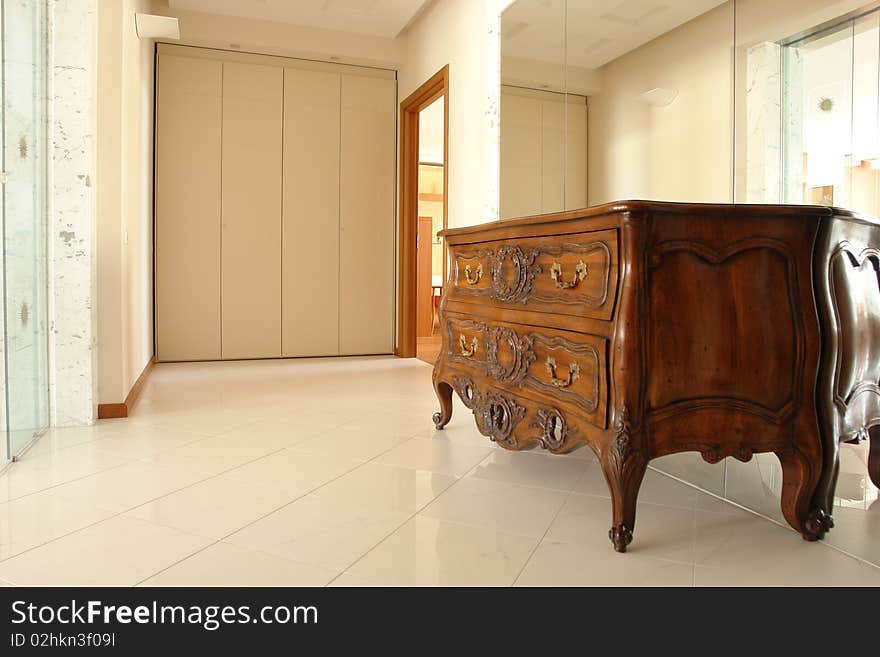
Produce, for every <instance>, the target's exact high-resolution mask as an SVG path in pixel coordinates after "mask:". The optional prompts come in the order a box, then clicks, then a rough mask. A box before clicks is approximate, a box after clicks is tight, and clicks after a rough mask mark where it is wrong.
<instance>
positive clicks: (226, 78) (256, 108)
mask: <svg viewBox="0 0 880 657" xmlns="http://www.w3.org/2000/svg"><path fill="white" fill-rule="evenodd" d="M282 108H283V69H282V68H281V67H279V66H263V65H258V64H240V63H234V62H224V64H223V181H222V198H223V222H222V227H223V231H222V237H223V239H222V251H221V270H222V276H221V279H222V280H221V290H222V307H221V313H222V331H223V332H222V345H223V347H222V351H223V358H224V359H226V358H270V357H279V356H281V150H282V149H281V138H280V137H281V134H282Z"/></svg>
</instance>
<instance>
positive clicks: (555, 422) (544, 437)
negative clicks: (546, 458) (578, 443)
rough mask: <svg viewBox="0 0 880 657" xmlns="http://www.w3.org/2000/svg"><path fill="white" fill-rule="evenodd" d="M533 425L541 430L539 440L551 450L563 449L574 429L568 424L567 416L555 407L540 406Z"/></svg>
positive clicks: (545, 447) (544, 446)
mask: <svg viewBox="0 0 880 657" xmlns="http://www.w3.org/2000/svg"><path fill="white" fill-rule="evenodd" d="M532 426H533V427H534V428H536V429H539V430H540V431H541V435H540V436H539V437H538V440H539V441H540V442H541V445H542V447H543V448H544V449H549V450H550V451H551V452H553V451H557V450H559V449H561V448H562V447H563V446H564V445H565V443H566V441H567V440H568V438H569V437H570V436H571V435H573V434H574V429H572V428H571V427H569V426H568V423H567V422H566V421H565V416H564V415H563V414H562V412H561V411H559V410H557V409H555V408H540V409H538V413H537V416H536V419H535V421H534V422H533V423H532Z"/></svg>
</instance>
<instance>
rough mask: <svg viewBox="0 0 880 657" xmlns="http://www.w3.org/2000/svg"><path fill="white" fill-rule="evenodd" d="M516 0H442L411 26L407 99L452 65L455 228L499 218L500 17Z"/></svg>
mask: <svg viewBox="0 0 880 657" xmlns="http://www.w3.org/2000/svg"><path fill="white" fill-rule="evenodd" d="M508 4H510V2H509V0H482V1H481V0H439V1H438V2H435V3H433V4H432V5H430V6H429V7H428V9H427V10H426V11H425V12H424V13H422V14H421V16H419V18H418V19H417V20H416V21H415V22H414V23H413V24H412V25H410V27H409V28H408V29H407V30H406V31H405V33H404V34H403V35H402V37H401V38H402V39H403V41H404V43H405V49H404V53H403V58H402V60H401V65H400V68H399V71H398V88H397V91H398V96H399V98H400V99H401V100H402V99H404V98H406V97H407V96H409V95H410V94H411V93H412V92H413V91H415V90H416V89H417V88H418V87H419V86H420V85H422V84H423V83H424V82H425V81H427V80H428V78H430V77H431V76H432V75H434V74H435V73H436V72H437V71H439V70H440V69H441V68H443V67H444V66H445V65H447V64H448V65H449V135H448V145H449V153H448V154H447V161H448V167H449V171H448V174H447V175H448V177H449V179H448V180H449V198H448V199H447V202H448V204H449V208H448V219H449V226H450V227H451V228H454V227H457V226H468V225H473V224H479V223H483V222H485V221H491V220H494V219H497V218H498V108H499V98H500V82H501V75H500V67H501V56H500V52H499V46H498V30H499V25H500V20H499V17H500V15H501V11H502V10H503V8H504V7H506V6H507V5H508Z"/></svg>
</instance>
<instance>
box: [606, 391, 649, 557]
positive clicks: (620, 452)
mask: <svg viewBox="0 0 880 657" xmlns="http://www.w3.org/2000/svg"><path fill="white" fill-rule="evenodd" d="M615 429H616V430H617V435H616V436H615V438H614V440H612V441H611V444H610V445H609V446H608V448H607V449H606V450H605V452H604V453H603V454H602V458H601V463H602V472H603V473H604V474H605V480H606V481H607V482H608V489H609V491H610V492H611V507H612V524H611V529H610V530H608V538H609V539H611V543H612V545H614V549H615V550H616V551H617V552H626V547H627V545H629V544H630V542H631V541H632V538H633V531H634V530H635V527H636V503H637V501H638V497H639V487H640V486H641V485H642V478H643V477H644V476H645V470H646V469H647V467H648V461H647V460H646V459H645V458H644V456H643V455H642V453H641V452H640V451H639V449H638V448H637V446H636V445H635V444H634V441H633V436H632V435H631V434H630V423H629V417H628V416H627V413H626V409H625V408H624V409H623V410H622V412H621V414H620V417H619V418H618V420H617V423H616V425H615Z"/></svg>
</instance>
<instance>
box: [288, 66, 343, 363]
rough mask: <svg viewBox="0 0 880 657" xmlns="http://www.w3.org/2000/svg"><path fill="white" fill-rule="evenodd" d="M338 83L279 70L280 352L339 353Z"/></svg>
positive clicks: (330, 76) (328, 76)
mask: <svg viewBox="0 0 880 657" xmlns="http://www.w3.org/2000/svg"><path fill="white" fill-rule="evenodd" d="M339 85H340V82H339V74H338V73H325V72H318V71H305V70H299V69H292V68H288V69H285V71H284V203H283V207H284V210H283V216H284V221H283V237H282V271H283V282H282V293H283V300H282V331H283V332H282V352H283V354H284V356H332V355H336V354H338V353H339Z"/></svg>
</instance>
